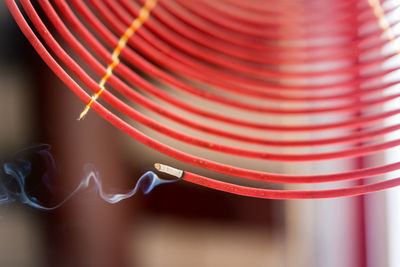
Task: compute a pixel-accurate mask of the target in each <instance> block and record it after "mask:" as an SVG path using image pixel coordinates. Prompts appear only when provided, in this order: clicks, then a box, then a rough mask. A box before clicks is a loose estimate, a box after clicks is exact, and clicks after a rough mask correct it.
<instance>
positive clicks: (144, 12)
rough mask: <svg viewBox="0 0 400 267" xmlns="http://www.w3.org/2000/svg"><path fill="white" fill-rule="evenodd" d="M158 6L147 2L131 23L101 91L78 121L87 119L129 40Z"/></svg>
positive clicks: (114, 56)
mask: <svg viewBox="0 0 400 267" xmlns="http://www.w3.org/2000/svg"><path fill="white" fill-rule="evenodd" d="M156 4H157V0H147V1H146V3H145V4H144V5H143V6H142V8H141V9H140V11H139V16H138V17H137V18H136V19H135V20H134V21H133V22H132V23H131V25H130V26H129V27H128V28H127V29H126V31H125V32H124V34H123V35H122V36H121V38H120V39H119V41H118V45H117V46H116V47H115V49H114V51H113V53H112V55H111V59H112V62H111V63H110V64H109V65H108V66H107V70H106V74H104V76H103V78H101V81H100V82H99V87H100V90H99V91H98V92H97V93H95V94H94V95H93V96H92V98H91V99H90V102H89V103H88V104H87V105H86V107H85V109H84V110H83V111H82V113H81V114H80V115H79V118H78V120H81V119H83V118H84V117H85V115H86V114H87V113H88V111H89V109H90V106H91V105H92V104H93V102H95V101H96V100H97V99H98V98H99V96H100V95H101V93H103V91H104V90H105V87H104V86H105V84H106V82H107V80H108V78H110V76H111V75H112V73H113V69H114V68H115V67H116V66H117V65H118V64H119V62H120V60H119V55H120V54H121V51H122V49H123V48H124V47H125V46H126V44H127V42H128V40H129V38H130V37H131V36H132V35H133V34H134V33H135V32H136V31H137V30H138V29H139V28H140V27H141V26H142V25H143V24H144V23H145V22H146V20H147V19H148V18H149V15H150V12H151V10H152V9H153V8H154V6H155V5H156Z"/></svg>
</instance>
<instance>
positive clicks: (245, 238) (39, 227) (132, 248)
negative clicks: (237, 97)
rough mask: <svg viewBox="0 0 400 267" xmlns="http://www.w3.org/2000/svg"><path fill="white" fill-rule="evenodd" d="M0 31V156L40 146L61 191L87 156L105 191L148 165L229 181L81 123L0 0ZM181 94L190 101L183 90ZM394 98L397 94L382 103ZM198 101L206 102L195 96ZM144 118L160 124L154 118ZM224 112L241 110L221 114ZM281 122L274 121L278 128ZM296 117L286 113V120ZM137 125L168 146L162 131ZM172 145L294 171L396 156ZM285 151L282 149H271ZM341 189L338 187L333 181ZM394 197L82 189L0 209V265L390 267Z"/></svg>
mask: <svg viewBox="0 0 400 267" xmlns="http://www.w3.org/2000/svg"><path fill="white" fill-rule="evenodd" d="M0 34H1V35H0V36H2V37H1V38H0V53H1V54H0V81H1V87H0V122H1V124H0V125H1V126H0V161H1V162H6V161H7V160H9V158H10V156H11V155H12V154H13V153H14V152H15V151H17V150H19V149H21V148H25V147H29V146H31V145H32V144H38V143H45V144H50V145H51V147H52V149H51V153H52V154H53V155H54V157H55V160H56V164H57V173H56V174H52V175H53V176H54V177H53V179H57V181H58V184H59V187H60V188H62V189H61V191H63V190H64V191H68V189H71V188H73V187H74V186H76V185H77V184H79V182H80V181H81V180H82V177H84V176H85V173H84V165H85V164H87V163H91V164H93V165H94V166H95V167H96V169H97V170H98V172H99V173H100V176H101V179H102V181H103V182H104V185H105V189H106V190H107V188H112V189H121V191H124V190H126V188H131V187H132V186H133V185H134V184H135V182H136V181H137V179H138V178H139V177H140V176H141V175H142V174H143V173H144V172H146V171H148V170H153V169H152V165H153V163H155V162H162V163H167V164H171V165H173V166H177V167H180V168H183V169H191V170H195V171H196V172H197V173H202V174H206V175H209V176H210V177H214V178H216V179H222V180H230V179H232V178H229V177H223V176H220V175H216V174H214V173H211V172H205V171H201V170H199V169H196V168H193V167H190V166H187V165H185V164H183V163H180V162H175V161H174V160H172V159H169V158H167V157H166V156H164V155H161V154H160V153H158V152H155V151H152V150H151V149H149V148H147V147H145V146H144V145H142V144H140V143H139V142H137V141H135V140H134V139H132V138H130V137H128V136H127V135H125V134H124V133H122V132H120V131H118V130H117V129H115V128H114V127H113V126H111V125H110V124H108V123H107V122H106V121H105V120H103V119H102V118H100V116H98V115H97V114H96V113H95V112H93V111H91V112H89V114H88V115H87V117H86V118H85V119H84V120H83V121H77V120H76V118H77V116H78V115H79V113H80V112H81V111H82V109H83V108H84V105H83V103H82V102H81V101H80V100H79V99H78V98H77V97H76V96H75V95H73V94H72V93H71V92H70V90H69V89H68V88H67V87H66V86H65V85H64V84H63V83H62V82H61V81H60V80H58V79H57V77H56V76H55V75H54V74H53V73H52V72H51V71H50V70H49V68H48V67H47V66H46V65H45V63H44V62H43V61H42V60H41V59H40V58H39V56H38V55H37V54H36V52H35V51H34V49H33V48H32V47H31V46H30V44H29V43H28V41H27V40H26V39H25V37H24V36H23V35H22V33H21V31H20V30H19V28H18V27H17V25H16V23H15V22H14V20H13V18H12V16H11V15H10V13H9V12H8V10H7V7H6V5H5V4H4V3H3V2H1V3H0ZM283 83H284V81H283ZM187 101H198V100H196V99H194V98H193V99H190V98H189V97H188V98H187ZM398 104H400V103H399V102H398V101H397V102H393V101H392V102H391V103H390V105H392V106H396V105H398ZM199 105H204V106H207V107H208V108H210V109H215V110H217V109H218V107H217V106H215V107H213V106H211V107H210V106H208V105H209V104H208V103H202V102H201V101H200V102H199ZM169 108H171V109H172V110H173V109H174V107H169ZM379 108H383V107H379ZM138 109H140V107H138ZM175 110H177V109H175ZM143 112H144V113H146V112H148V111H143ZM232 112H237V111H232ZM148 113H149V114H150V112H148ZM150 115H152V116H153V117H154V118H158V119H159V120H160V121H163V119H162V118H159V117H157V115H154V114H150ZM188 116H189V115H188ZM232 116H235V117H236V116H237V117H240V116H243V117H246V116H248V115H247V114H234V113H232ZM260 119H261V118H260ZM262 119H263V120H266V121H272V122H273V121H274V120H278V119H277V118H264V117H263V118H262ZM330 119H332V120H333V119H334V118H327V117H321V118H316V120H317V121H324V122H325V121H329V120H330ZM254 120H258V118H257V117H255V118H254ZM293 120H294V119H293V118H290V117H288V118H279V121H280V122H283V123H291V122H293ZM308 120H310V118H307V117H301V118H296V123H299V122H307V121H308ZM392 120H396V118H392ZM171 125H173V123H171ZM137 127H138V128H139V129H142V130H143V131H145V132H146V133H148V134H149V135H151V136H153V137H155V138H157V139H158V140H161V141H164V142H167V143H169V144H171V145H172V146H177V142H174V141H172V140H171V139H169V138H166V137H163V136H161V135H159V134H157V133H155V132H153V131H151V130H148V129H145V128H144V127H142V126H140V125H137ZM175 127H177V128H178V127H180V126H178V125H176V126H175ZM187 132H190V133H193V134H194V133H195V134H196V135H197V136H202V135H203V134H199V133H197V132H195V131H192V132H191V130H187ZM395 134H396V133H395ZM397 134H398V133H397ZM204 135H205V134H204ZM304 136H305V137H307V136H306V135H303V137H304ZM291 137H292V136H290V135H287V136H285V138H288V139H290V138H291ZM315 137H317V136H315ZM296 138H298V136H296ZM182 147H183V149H184V150H185V151H189V152H192V153H194V154H196V155H201V156H204V157H206V158H210V159H214V160H218V161H221V162H231V163H234V164H236V165H238V166H247V167H249V168H256V169H260V170H266V171H270V172H277V173H298V174H306V173H332V172H340V171H346V170H351V169H353V168H354V166H360V164H361V165H362V166H367V165H368V164H370V162H374V164H377V163H384V162H390V160H392V161H396V160H395V159H396V158H398V155H400V154H399V153H400V152H399V151H398V150H396V149H391V150H390V151H387V152H385V153H379V154H377V155H374V156H373V157H372V156H371V157H364V158H356V159H348V160H333V161H329V162H325V161H324V162H319V163H276V162H273V163H270V162H268V163H267V164H265V163H262V162H261V161H255V160H252V161H243V160H242V159H238V158H235V157H227V156H223V155H222V154H213V153H210V152H209V151H205V150H203V149H198V148H193V147H191V146H189V145H187V146H186V145H183V146H182ZM337 148H338V147H336V149H337ZM288 151H292V150H290V149H287V150H284V151H281V152H288ZM296 151H298V152H303V153H306V152H310V151H311V152H314V150H311V149H310V150H307V149H298V150H296ZM393 159H394V160H393ZM38 172H39V173H40V170H39V171H38ZM391 175H393V176H395V174H391ZM348 184H349V183H347V185H348ZM253 185H257V184H256V183H254V184H253ZM343 185H346V184H345V183H343V184H340V185H338V184H335V185H334V186H335V187H336V186H343ZM324 186H326V188H328V187H329V188H330V187H331V185H324ZM310 187H311V189H321V188H323V186H316V185H315V186H307V187H305V186H290V187H285V188H284V189H303V188H310ZM276 188H280V187H278V186H276ZM399 204H400V190H399V189H391V190H387V191H384V192H378V193H374V194H370V195H368V196H362V197H351V198H338V199H326V200H290V201H283V200H262V199H253V198H246V197H241V196H236V195H230V194H227V193H223V192H218V191H213V190H210V189H207V188H202V187H199V186H196V185H192V184H189V183H186V182H178V183H173V184H168V185H163V186H159V187H157V188H156V189H155V190H153V191H152V192H151V193H150V194H149V195H143V194H141V193H139V194H137V195H136V196H134V197H133V198H131V199H128V200H124V201H122V202H120V203H117V204H114V205H112V204H108V203H106V202H104V201H103V200H101V199H100V198H98V197H97V193H96V192H95V191H90V190H89V191H88V192H83V193H81V194H79V195H78V196H77V197H74V198H73V199H71V200H70V201H68V202H67V203H66V204H65V205H63V206H62V207H61V208H59V209H57V210H54V211H49V212H43V211H38V210H35V209H33V208H30V207H27V206H24V205H22V204H18V203H13V204H11V205H4V206H1V207H0V236H1V238H0V266H20V267H23V266H38V267H39V266H97V267H100V266H139V267H161V266H162V267H168V266H174V267H176V266H193V267H195V266H199V267H200V266H202V267H207V266H230V267H236V266H252V267H257V266H282V267H283V266H285V267H291V266H296V267H301V266H304V267H305V266H307V267H310V266H327V267H329V266H332V267H337V266H342V267H345V266H349V267H350V266H351V267H355V266H382V267H383V266H388V267H397V266H400V255H399V253H398V249H399V248H400V230H399V225H400V218H399V217H400V216H399V213H398V205H399Z"/></svg>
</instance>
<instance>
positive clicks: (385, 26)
mask: <svg viewBox="0 0 400 267" xmlns="http://www.w3.org/2000/svg"><path fill="white" fill-rule="evenodd" d="M368 4H369V5H370V6H371V8H372V10H373V12H374V15H375V17H376V18H377V19H378V24H379V27H381V29H382V30H383V32H384V33H386V34H387V37H388V39H389V40H390V41H394V40H395V36H394V34H393V31H392V29H391V28H390V24H389V22H388V21H387V19H386V17H385V11H384V10H383V8H382V6H381V3H380V1H379V0H368ZM396 52H397V54H399V53H400V49H399V48H398V49H397V51H396Z"/></svg>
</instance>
